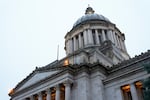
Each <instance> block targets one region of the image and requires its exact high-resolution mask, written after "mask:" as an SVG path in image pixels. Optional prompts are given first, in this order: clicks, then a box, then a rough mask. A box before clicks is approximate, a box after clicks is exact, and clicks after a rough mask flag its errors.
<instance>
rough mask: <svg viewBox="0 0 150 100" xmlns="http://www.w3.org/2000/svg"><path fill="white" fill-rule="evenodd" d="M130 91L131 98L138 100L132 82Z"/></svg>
mask: <svg viewBox="0 0 150 100" xmlns="http://www.w3.org/2000/svg"><path fill="white" fill-rule="evenodd" d="M130 91H131V95H132V99H133V100H138V96H137V92H136V88H135V85H134V83H132V84H130Z"/></svg>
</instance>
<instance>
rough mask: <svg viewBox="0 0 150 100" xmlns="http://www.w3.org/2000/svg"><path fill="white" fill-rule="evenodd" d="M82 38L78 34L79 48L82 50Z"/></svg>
mask: <svg viewBox="0 0 150 100" xmlns="http://www.w3.org/2000/svg"><path fill="white" fill-rule="evenodd" d="M81 39H82V38H81V34H79V48H82V47H83V46H82V40H81Z"/></svg>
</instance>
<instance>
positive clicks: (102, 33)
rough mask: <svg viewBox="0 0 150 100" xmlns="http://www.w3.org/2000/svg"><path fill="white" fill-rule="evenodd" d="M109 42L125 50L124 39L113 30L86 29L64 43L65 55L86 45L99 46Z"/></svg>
mask: <svg viewBox="0 0 150 100" xmlns="http://www.w3.org/2000/svg"><path fill="white" fill-rule="evenodd" d="M106 40H110V41H112V43H113V44H115V45H116V46H117V47H118V48H120V49H122V50H125V51H126V47H125V44H124V38H123V37H122V35H121V34H120V35H118V34H117V33H116V32H115V31H113V30H108V29H107V30H106V29H86V30H84V31H83V32H80V33H79V34H77V35H75V36H74V37H72V38H70V39H69V40H67V42H66V48H67V54H70V53H72V52H74V51H76V50H78V49H79V48H83V47H85V46H87V45H101V44H102V42H104V41H106Z"/></svg>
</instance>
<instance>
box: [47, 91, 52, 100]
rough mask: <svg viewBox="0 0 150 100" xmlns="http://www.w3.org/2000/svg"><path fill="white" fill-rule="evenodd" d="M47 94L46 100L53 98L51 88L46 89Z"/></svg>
mask: <svg viewBox="0 0 150 100" xmlns="http://www.w3.org/2000/svg"><path fill="white" fill-rule="evenodd" d="M46 94H47V96H46V100H51V90H50V89H47V90H46Z"/></svg>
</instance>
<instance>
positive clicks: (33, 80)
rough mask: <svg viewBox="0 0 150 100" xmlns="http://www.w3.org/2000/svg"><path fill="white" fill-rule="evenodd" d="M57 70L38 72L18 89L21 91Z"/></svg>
mask: <svg viewBox="0 0 150 100" xmlns="http://www.w3.org/2000/svg"><path fill="white" fill-rule="evenodd" d="M57 72H58V71H49V72H36V73H34V74H33V75H32V76H31V77H30V78H29V79H28V80H27V81H26V82H25V83H24V84H23V85H22V86H21V87H20V88H19V89H18V91H20V90H22V89H24V88H26V87H29V86H31V85H33V84H35V83H37V82H39V81H40V80H43V79H45V78H46V77H49V76H51V75H53V74H55V73H57Z"/></svg>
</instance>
